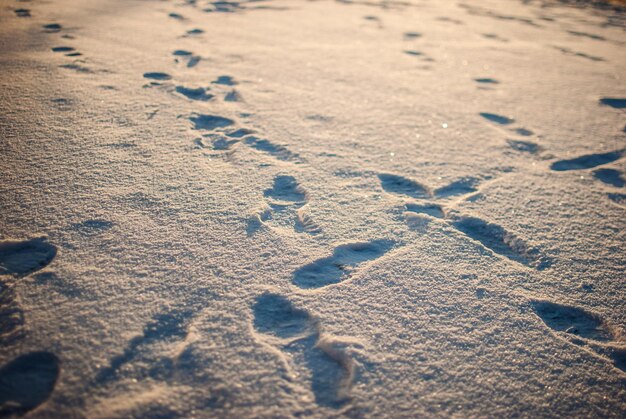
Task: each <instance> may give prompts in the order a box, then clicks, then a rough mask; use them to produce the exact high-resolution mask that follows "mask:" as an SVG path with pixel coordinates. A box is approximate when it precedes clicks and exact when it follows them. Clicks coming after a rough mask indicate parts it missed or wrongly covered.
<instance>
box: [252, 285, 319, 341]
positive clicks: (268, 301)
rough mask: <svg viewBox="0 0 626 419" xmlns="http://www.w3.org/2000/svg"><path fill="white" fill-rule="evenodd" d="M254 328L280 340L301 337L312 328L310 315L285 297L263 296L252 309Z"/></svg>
mask: <svg viewBox="0 0 626 419" xmlns="http://www.w3.org/2000/svg"><path fill="white" fill-rule="evenodd" d="M252 311H253V313H254V322H253V325H254V328H255V329H256V330H257V331H258V332H260V333H264V334H268V335H274V336H277V337H279V338H291V337H294V336H299V335H302V334H304V333H305V332H307V331H308V329H309V328H310V327H311V324H310V323H311V319H310V317H309V314H308V313H307V312H306V311H304V310H300V309H298V308H296V307H294V306H293V304H291V302H290V301H289V300H287V299H286V298H285V297H282V296H280V295H276V294H263V295H261V296H260V297H258V298H257V300H256V302H255V303H254V306H253V307H252Z"/></svg>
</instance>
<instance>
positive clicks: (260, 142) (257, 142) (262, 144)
mask: <svg viewBox="0 0 626 419" xmlns="http://www.w3.org/2000/svg"><path fill="white" fill-rule="evenodd" d="M245 143H246V144H247V145H249V146H250V147H252V148H255V149H257V150H259V151H264V152H266V153H268V154H270V155H272V156H274V157H275V158H277V159H278V160H284V161H295V162H296V163H301V162H302V161H303V160H302V159H301V158H300V156H298V155H297V154H296V153H293V152H291V151H289V150H288V149H287V148H286V147H284V146H282V145H279V144H274V143H272V142H271V141H268V140H265V139H262V138H257V137H253V136H250V137H247V138H246V139H245Z"/></svg>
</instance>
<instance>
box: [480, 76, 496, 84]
mask: <svg viewBox="0 0 626 419" xmlns="http://www.w3.org/2000/svg"><path fill="white" fill-rule="evenodd" d="M474 81H475V82H476V83H484V84H498V83H500V82H499V81H498V80H496V79H492V78H488V77H486V78H481V79H474Z"/></svg>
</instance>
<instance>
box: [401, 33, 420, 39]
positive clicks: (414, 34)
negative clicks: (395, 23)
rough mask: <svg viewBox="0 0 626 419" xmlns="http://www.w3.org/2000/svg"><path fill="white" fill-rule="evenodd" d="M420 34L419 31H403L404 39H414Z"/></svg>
mask: <svg viewBox="0 0 626 419" xmlns="http://www.w3.org/2000/svg"><path fill="white" fill-rule="evenodd" d="M421 36H422V34H421V33H419V32H405V33H404V39H416V38H419V37H421Z"/></svg>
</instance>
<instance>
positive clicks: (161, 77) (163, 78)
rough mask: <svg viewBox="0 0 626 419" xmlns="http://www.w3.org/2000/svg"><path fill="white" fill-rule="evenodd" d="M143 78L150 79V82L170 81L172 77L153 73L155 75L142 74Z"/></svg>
mask: <svg viewBox="0 0 626 419" xmlns="http://www.w3.org/2000/svg"><path fill="white" fill-rule="evenodd" d="M143 76H144V77H145V78H146V79H152V80H171V79H172V76H170V75H169V74H167V73H159V72H155V73H143Z"/></svg>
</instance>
